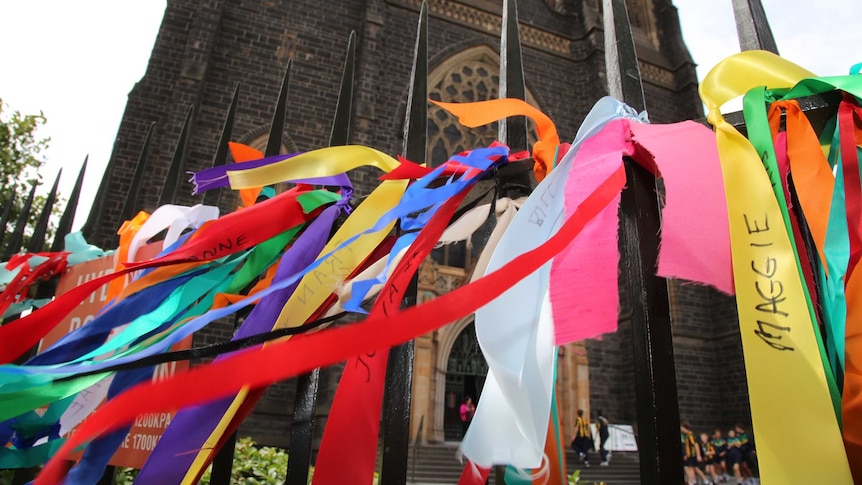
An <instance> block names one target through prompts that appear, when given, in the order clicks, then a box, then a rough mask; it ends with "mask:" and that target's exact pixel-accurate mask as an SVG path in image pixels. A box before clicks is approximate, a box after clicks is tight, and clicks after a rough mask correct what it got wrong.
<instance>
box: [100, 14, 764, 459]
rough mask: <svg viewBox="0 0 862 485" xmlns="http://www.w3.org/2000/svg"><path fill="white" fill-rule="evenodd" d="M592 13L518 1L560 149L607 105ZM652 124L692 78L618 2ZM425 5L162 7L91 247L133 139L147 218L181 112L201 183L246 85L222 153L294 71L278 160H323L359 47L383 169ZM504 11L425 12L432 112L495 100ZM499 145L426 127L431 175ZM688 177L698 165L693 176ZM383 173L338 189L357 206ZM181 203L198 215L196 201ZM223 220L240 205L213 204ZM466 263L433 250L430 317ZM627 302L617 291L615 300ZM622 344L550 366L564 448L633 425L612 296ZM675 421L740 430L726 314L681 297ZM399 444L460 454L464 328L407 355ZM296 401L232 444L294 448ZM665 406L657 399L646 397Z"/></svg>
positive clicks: (221, 334) (648, 26)
mask: <svg viewBox="0 0 862 485" xmlns="http://www.w3.org/2000/svg"><path fill="white" fill-rule="evenodd" d="M601 3H602V2H601V0H520V2H519V5H518V14H519V18H520V34H521V42H522V45H523V49H524V71H525V77H526V83H527V92H528V94H527V100H528V102H530V103H531V104H533V105H534V106H536V107H538V108H539V109H540V110H542V111H543V112H545V113H546V114H548V115H549V116H550V117H551V119H553V120H554V122H555V123H556V124H557V128H558V130H559V131H560V138H561V139H562V140H564V141H565V140H569V141H570V140H571V139H572V138H573V137H574V134H575V132H576V131H577V128H578V126H579V123H580V122H581V120H582V119H583V118H584V116H585V115H586V113H587V112H588V111H589V109H590V108H591V106H592V105H593V103H594V102H595V101H596V100H598V99H599V98H600V97H601V96H603V95H605V94H606V93H607V88H606V80H605V76H604V69H605V67H604V52H603V40H602V39H603V32H602V11H601ZM627 4H628V9H629V17H630V20H631V23H632V26H633V30H634V35H635V40H636V44H637V52H638V56H639V59H640V72H641V75H642V76H643V80H644V90H645V94H646V102H647V109H648V112H649V117H650V119H651V120H652V121H653V122H659V123H667V122H674V121H680V120H684V119H699V118H702V116H703V111H702V110H703V108H702V105H701V102H700V99H699V98H698V95H697V79H696V77H695V64H694V62H693V60H692V58H691V56H690V55H689V53H688V50H687V48H686V46H685V44H684V43H683V39H682V36H681V33H680V26H679V20H678V18H677V11H676V8H675V7H674V6H673V5H672V2H671V0H629V1H628V2H627ZM419 8H420V0H334V1H328V2H320V1H317V0H290V1H278V0H168V2H167V8H166V10H165V14H164V19H163V21H162V24H161V29H160V31H159V34H158V38H157V40H156V42H155V45H154V46H153V51H152V55H151V58H150V61H149V66H148V68H147V71H146V74H145V75H144V77H143V78H142V79H141V80H140V81H139V82H138V83H137V85H136V86H135V87H134V89H133V90H132V91H131V93H130V94H129V98H128V104H127V106H126V110H125V114H124V116H123V120H122V122H121V125H120V127H119V132H118V137H117V141H116V143H115V145H114V150H113V154H112V156H111V160H110V165H109V166H110V169H109V172H108V173H109V174H110V175H109V176H110V177H111V178H110V184H109V186H108V187H109V192H108V195H107V197H106V199H105V201H104V203H103V204H102V206H101V208H100V209H101V211H102V212H101V224H100V226H99V233H98V234H97V237H96V240H95V241H94V242H95V243H96V244H99V245H101V246H103V247H110V246H112V245H115V244H116V236H115V235H114V234H113V231H112V229H116V228H117V227H119V226H120V222H121V221H119V220H118V219H119V215H120V211H121V208H122V204H123V201H124V200H125V194H126V193H127V191H128V188H129V184H130V182H131V178H132V173H133V171H134V170H135V165H136V163H137V159H138V156H139V154H140V152H141V148H142V144H143V139H144V134H145V133H146V130H147V128H148V126H149V125H150V123H151V122H155V123H156V130H155V138H154V140H155V142H154V144H153V146H152V148H151V151H150V154H149V163H148V166H147V169H146V173H145V176H144V180H145V182H144V187H143V188H142V191H141V194H142V198H141V200H143V207H138V208H136V209H144V210H148V211H152V210H153V209H155V205H156V201H157V200H158V196H159V192H160V190H161V184H162V182H163V180H164V178H165V175H166V174H167V171H168V165H169V163H170V159H171V154H172V152H173V150H174V146H175V144H176V140H177V134H178V133H179V130H180V126H181V124H182V122H183V119H184V116H185V112H186V109H187V107H188V106H189V105H194V107H195V112H194V117H193V120H192V124H191V130H190V145H189V149H188V158H187V161H186V165H185V167H184V170H186V171H196V170H200V169H203V168H206V167H209V166H210V164H211V161H212V158H213V154H214V153H215V149H216V143H217V141H218V137H219V134H220V131H221V127H222V124H223V120H224V116H225V113H226V111H227V107H228V104H229V103H230V99H231V96H232V93H233V90H234V86H235V85H236V83H237V82H241V91H240V98H239V109H238V113H237V118H236V123H235V125H234V130H233V140H235V141H239V142H242V143H246V144H249V145H252V146H255V147H261V148H262V147H263V146H264V145H265V143H266V139H267V136H268V133H269V126H270V120H271V119H272V112H273V109H274V105H275V102H276V99H277V96H278V90H279V87H280V84H281V79H282V75H283V73H284V70H285V65H286V63H287V61H288V59H292V60H293V67H292V70H291V77H290V87H289V95H288V96H289V97H288V108H287V110H288V112H287V122H286V127H285V132H284V142H283V150H284V151H285V152H292V151H297V150H310V149H315V148H320V147H323V146H326V144H327V142H328V139H329V133H330V126H331V120H332V117H333V114H334V111H335V104H336V100H337V97H338V89H339V83H340V76H341V70H342V65H343V62H344V56H345V51H346V46H347V40H348V36H349V34H350V32H351V31H352V30H353V31H356V33H357V58H356V70H355V73H356V78H355V84H354V90H355V91H354V92H355V94H354V105H353V119H352V125H351V140H350V141H351V143H354V144H362V145H368V146H371V147H375V148H377V149H379V150H382V151H384V152H387V153H390V154H393V155H394V154H396V153H398V152H399V150H400V146H401V144H400V142H401V136H402V131H403V119H404V112H405V105H406V99H407V86H408V83H409V77H410V67H411V63H412V56H413V54H412V49H413V45H414V38H415V35H416V24H417V19H418V13H419ZM501 11H502V7H501V1H500V0H430V1H429V13H430V23H429V49H428V54H429V70H430V76H429V85H428V86H429V95H430V97H431V98H433V99H436V100H443V101H456V102H457V101H479V100H485V99H493V98H496V97H497V93H498V88H497V85H498V82H499V69H500V66H499V45H498V44H499V35H500V25H501ZM495 134H496V130H495V129H492V128H485V129H484V130H482V129H480V130H471V129H467V128H464V127H462V126H460V125H459V124H458V123H457V121H456V120H455V119H454V118H453V117H450V116H447V115H446V114H445V113H443V112H441V111H440V110H439V109H437V108H433V107H432V108H430V109H429V126H428V135H429V138H428V141H429V143H428V154H427V157H428V158H427V161H428V162H431V163H439V162H441V161H443V160H445V159H446V157H447V156H448V155H450V154H454V153H457V152H459V151H460V150H462V149H468V148H473V147H477V146H484V145H486V144H487V143H490V142H491V141H493V139H494V136H495ZM692 163H697V161H696V160H693V161H692ZM378 175H379V174H378V173H376V172H374V171H373V170H367V171H362V170H356V171H354V172H353V173H351V178H352V180H353V181H354V185H355V186H356V187H357V190H358V192H359V193H360V194H362V193H367V192H368V191H369V190H370V188H371V187H373V185H374V184H375V183H376V180H377V177H378ZM181 192H182V195H181V196H180V198H179V201H178V203H181V204H189V205H191V204H195V203H200V198H197V199H196V198H193V197H191V196H190V195H189V194H190V193H191V185H190V184H189V185H188V186H187V187H185V188H181ZM221 206H222V209H223V210H224V211H226V212H227V211H230V210H233V209H234V208H235V207H236V206H237V201H236V199H235V197H233V196H232V195H228V194H227V193H225V194H224V195H223V197H222V199H221ZM476 255H477V248H469V247H466V246H465V245H464V244H462V245H460V246H459V245H454V246H451V247H446V248H445V249H442V250H437V251H435V254H434V255H433V257H432V258H430V259H429V260H428V261H427V262H426V263H425V264H424V265H423V267H422V269H421V271H420V283H419V285H420V287H419V293H420V294H419V300H420V302H421V301H425V300H428V299H431V298H434V297H435V296H437V295H439V294H441V293H444V292H446V291H449V290H451V289H453V288H456V287H458V286H459V285H461V284H462V283H463V282H464V281H465V279H466V278H469V275H470V270H471V267H472V265H473V264H474V262H475V259H476ZM621 283H622V284H623V287H625V283H624V282H621ZM621 294H622V295H623V298H622V299H623V301H622V302H621V305H620V316H619V319H620V328H619V330H618V331H617V332H616V333H615V334H611V335H605V336H603V337H602V338H601V339H598V340H589V341H585V342H579V343H575V344H569V345H566V346H564V347H562V348H560V349H559V354H558V358H559V362H558V370H557V374H558V381H557V390H558V400H559V405H560V413H561V419H562V420H563V427H564V430H565V434H566V435H567V436H570V435H571V432H572V426H573V423H574V417H575V412H576V410H577V409H578V408H583V409H585V410H587V411H588V412H589V410H590V409H592V410H596V409H603V410H604V412H605V415H606V416H607V417H608V418H609V419H610V421H611V422H612V423H622V424H634V423H635V422H636V415H635V396H634V378H633V369H632V365H633V364H632V360H633V359H632V344H631V321H630V320H631V312H630V310H628V309H627V306H628V305H627V302H626V299H627V298H626V297H625V296H624V295H625V291H623V292H621ZM669 295H670V299H671V300H670V301H671V316H672V320H673V334H674V347H675V358H676V363H677V381H678V387H679V404H680V414H681V418H682V419H685V420H689V421H691V422H692V423H693V424H694V426H695V428H697V429H701V428H703V429H706V428H707V427H712V426H725V427H726V426H729V425H731V424H732V423H735V422H745V423H750V416H749V409H748V392H747V386H746V382H745V369H744V364H743V360H742V359H743V357H742V349H741V342H740V336H739V330H738V326H737V322H736V311H735V304H734V301H733V299H732V298H731V297H729V296H725V295H721V294H719V293H717V292H715V291H712V290H710V289H707V288H703V287H699V286H696V285H693V284H688V283H686V282H682V281H670V282H669ZM231 332H232V322H226V323H222V324H219V323H218V322H217V323H216V324H214V325H213V327H212V328H209V329H206V330H205V331H204V332H202V333H201V335H198V336H196V341H195V344H196V345H201V344H204V343H212V342H215V341H220V340H226V339H228V338H229V337H230V335H231ZM414 367H415V375H414V380H413V404H412V407H413V411H412V420H411V433H412V436H411V439H412V438H414V437H415V436H416V435H417V434H418V432H419V427H420V422H421V423H422V434H421V437H422V439H423V441H427V442H440V441H449V440H456V439H457V438H458V436H459V433H458V426H459V422H458V416H457V414H458V413H457V408H458V406H459V405H460V403H461V402H462V400H463V399H464V398H465V397H466V396H471V397H473V399H474V400H476V399H477V398H478V399H481V396H480V393H481V389H482V385H483V382H484V379H485V373H486V372H487V365H486V364H485V362H484V360H483V358H482V355H481V352H480V351H479V347H478V344H477V342H476V337H475V332H474V331H473V321H472V318H467V319H463V320H461V321H458V322H454V323H453V324H451V325H449V326H447V327H445V328H443V329H442V330H440V331H437V332H434V333H432V334H429V335H425V336H423V337H421V338H419V339H417V341H416V356H415V366H414ZM338 378H339V369H338V368H329V369H326V370H324V372H323V373H322V381H321V389H322V390H323V392H322V393H321V396H320V399H319V401H318V408H317V415H318V420H317V425H316V433H317V436H318V438H319V436H320V435H321V432H322V429H323V425H324V423H325V420H326V416H327V413H328V408H329V405H330V403H331V401H332V397H333V395H334V391H335V386H336V385H337V382H338ZM294 393H295V384H294V382H292V381H288V382H283V383H279V384H278V385H275V386H273V387H272V388H270V390H269V391H268V392H267V395H266V397H265V398H264V399H263V400H262V401H261V402H260V403H259V404H258V406H257V408H256V410H255V413H254V415H253V416H252V417H251V418H250V419H249V420H247V421H246V422H245V423H244V425H243V427H242V428H241V433H242V434H247V435H251V436H252V437H253V438H254V439H255V440H256V441H258V442H259V443H261V444H268V445H278V446H289V439H290V438H289V437H290V433H289V431H288V430H289V427H290V423H291V419H290V416H291V413H292V409H293V401H294ZM659 398H660V397H659Z"/></svg>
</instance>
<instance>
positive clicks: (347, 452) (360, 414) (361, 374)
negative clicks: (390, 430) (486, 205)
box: [312, 190, 467, 485]
mask: <svg viewBox="0 0 862 485" xmlns="http://www.w3.org/2000/svg"><path fill="white" fill-rule="evenodd" d="M466 195H467V191H466V190H464V191H462V192H461V193H460V194H459V195H457V196H455V197H453V198H451V199H449V200H448V201H446V203H445V204H444V205H443V206H442V207H441V208H440V209H439V210H438V211H437V213H436V214H434V215H433V216H432V218H431V220H430V221H429V222H428V224H427V225H426V226H425V228H423V229H422V231H421V232H420V233H419V236H418V237H417V238H416V241H415V242H414V243H413V244H412V245H411V246H410V249H409V250H408V252H407V253H406V254H405V255H404V257H403V258H402V259H401V261H400V262H399V263H398V265H397V266H396V267H395V270H394V271H393V273H392V275H391V276H390V277H389V278H388V279H387V280H386V283H385V284H384V286H383V288H382V289H381V290H380V294H379V296H378V297H377V300H376V301H375V302H374V306H373V307H372V309H371V312H370V314H369V317H368V318H370V319H374V318H386V317H391V316H394V315H396V314H397V313H398V312H399V308H400V306H401V301H402V300H403V299H404V292H405V291H406V290H407V288H408V286H409V285H410V279H411V278H412V276H413V275H414V274H415V273H416V271H417V270H418V269H419V265H420V264H422V261H423V260H424V259H425V257H426V256H428V254H430V253H431V250H432V249H434V245H435V244H436V242H437V240H438V239H439V238H440V235H441V234H443V231H444V230H445V229H446V225H447V224H448V223H449V220H450V219H451V218H452V215H453V214H454V213H455V211H456V210H457V209H458V205H459V204H460V203H461V201H462V200H464V197H465V196H466ZM388 358H389V352H388V348H387V349H379V350H375V351H373V352H366V353H362V354H359V355H358V356H354V357H351V358H350V359H348V361H347V365H346V366H345V367H344V373H343V374H342V375H341V381H340V382H339V384H338V390H337V391H336V393H335V399H334V400H333V402H332V407H331V408H330V412H329V419H328V420H327V422H326V429H324V431H323V441H322V442H321V445H320V452H319V454H318V457H317V466H316V468H315V472H314V478H313V481H312V484H313V485H335V484H343V483H371V482H372V481H373V479H374V466H375V456H376V454H377V438H378V435H379V431H380V412H381V409H382V407H383V387H384V383H385V380H386V363H387V361H388Z"/></svg>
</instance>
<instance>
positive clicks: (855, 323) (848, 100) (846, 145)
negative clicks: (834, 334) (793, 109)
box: [838, 94, 862, 483]
mask: <svg viewBox="0 0 862 485" xmlns="http://www.w3.org/2000/svg"><path fill="white" fill-rule="evenodd" d="M838 126H839V130H840V132H839V133H840V135H841V160H842V162H843V174H844V199H845V201H846V205H847V229H848V233H849V236H850V262H849V264H848V265H847V273H846V274H845V276H844V288H845V295H846V298H847V329H846V341H845V348H844V356H845V368H844V391H843V394H842V396H841V417H842V421H843V429H842V435H843V437H844V447H845V449H846V451H847V461H848V462H849V464H850V472H851V473H852V474H853V479H854V481H855V482H856V483H862V301H860V299H861V298H860V296H862V278H860V276H859V275H858V274H856V273H857V272H856V271H855V270H856V266H857V265H858V264H859V260H860V259H862V180H860V175H859V156H858V153H857V151H856V147H857V146H858V145H859V143H860V141H862V140H859V139H858V138H857V137H858V136H860V135H862V109H860V108H859V105H858V104H856V99H855V98H854V97H853V96H850V95H848V94H845V95H844V101H842V102H841V105H840V106H839V107H838Z"/></svg>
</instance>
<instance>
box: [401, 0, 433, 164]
mask: <svg viewBox="0 0 862 485" xmlns="http://www.w3.org/2000/svg"><path fill="white" fill-rule="evenodd" d="M427 139H428V2H427V0H424V1H423V2H422V8H421V10H420V11H419V27H418V31H417V33H416V46H415V49H414V54H413V69H412V71H411V72H410V92H409V94H408V95H407V112H406V113H405V118H404V142H403V146H402V149H401V152H402V155H403V156H404V157H405V158H407V159H408V160H410V161H412V162H415V163H424V162H425V158H426V149H427V147H426V145H427Z"/></svg>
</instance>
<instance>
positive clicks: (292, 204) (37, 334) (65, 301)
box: [0, 188, 322, 364]
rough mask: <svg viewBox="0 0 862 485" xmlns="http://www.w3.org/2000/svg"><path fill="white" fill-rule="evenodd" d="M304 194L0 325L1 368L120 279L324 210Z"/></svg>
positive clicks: (217, 225)
mask: <svg viewBox="0 0 862 485" xmlns="http://www.w3.org/2000/svg"><path fill="white" fill-rule="evenodd" d="M304 190H305V189H304ZM300 193H302V191H300V190H299V189H297V188H294V189H291V190H289V191H287V192H284V193H282V194H280V195H279V196H277V197H274V198H272V199H269V200H267V201H265V202H261V203H259V204H255V205H254V206H252V207H250V208H248V209H244V210H242V211H239V212H233V213H231V214H228V215H226V216H224V217H220V218H219V219H216V220H214V221H210V222H208V223H206V224H204V225H203V226H202V227H201V228H200V229H199V230H198V231H197V232H196V233H195V234H194V235H193V236H192V237H191V238H190V239H189V241H188V242H187V243H186V244H184V245H183V246H182V247H180V248H178V249H177V250H176V251H174V252H172V253H170V254H166V255H164V256H162V257H160V258H156V259H152V260H150V261H143V262H137V263H128V264H126V267H125V268H124V269H123V270H122V271H118V272H116V273H111V274H107V275H104V276H102V277H100V278H95V279H92V280H90V281H87V282H85V283H83V284H81V285H79V286H76V287H75V288H73V289H71V290H69V291H67V292H66V293H63V294H62V295H60V296H58V297H57V298H56V299H54V301H52V302H51V303H49V304H47V305H45V306H44V307H42V308H40V309H38V310H36V311H34V312H33V313H31V314H30V315H27V316H26V317H24V318H21V319H19V320H15V321H14V322H10V323H9V324H7V325H4V326H3V327H0V364H5V363H9V362H12V361H14V360H15V359H16V358H18V357H19V356H21V355H23V354H24V353H25V352H27V351H28V350H29V349H30V348H31V347H33V346H34V345H36V344H37V343H38V342H39V340H41V339H42V337H44V336H45V335H46V334H47V333H48V332H50V331H51V330H52V329H53V328H54V327H55V326H57V324H58V323H59V322H60V320H62V319H63V317H65V316H66V315H68V314H69V312H71V311H72V310H73V309H74V308H75V307H76V306H78V304H79V303H80V302H81V301H82V300H83V299H84V298H86V297H88V296H89V295H90V293H92V292H94V291H96V290H97V289H99V288H100V287H101V286H102V285H104V284H105V283H108V282H110V281H111V280H113V279H114V278H118V277H120V276H123V275H125V274H127V273H130V272H132V271H137V270H140V269H144V268H153V267H157V266H165V265H169V264H179V263H189V262H193V261H210V260H213V259H217V258H221V257H224V256H228V255H230V254H234V253H236V252H239V251H242V250H245V249H249V248H251V247H253V246H254V245H256V244H259V243H262V242H263V241H266V240H267V239H270V238H272V237H274V236H276V235H278V234H280V233H282V232H284V231H286V230H288V229H290V228H291V227H294V226H297V225H299V224H302V223H304V222H306V221H308V220H310V219H312V218H313V217H314V216H316V214H317V212H318V211H319V210H322V208H319V209H318V211H315V212H313V213H310V214H305V213H304V212H303V210H302V206H301V205H300V204H299V202H298V201H297V200H296V198H297V196H298V195H299V194H300Z"/></svg>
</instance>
